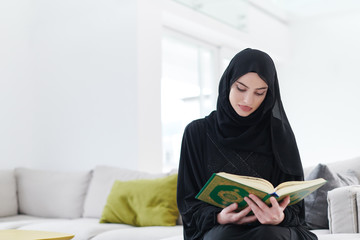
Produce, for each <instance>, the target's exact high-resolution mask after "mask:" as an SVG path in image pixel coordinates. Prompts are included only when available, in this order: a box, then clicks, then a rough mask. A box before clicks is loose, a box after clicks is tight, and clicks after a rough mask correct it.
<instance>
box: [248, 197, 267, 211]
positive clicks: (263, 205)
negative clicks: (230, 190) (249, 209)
mask: <svg viewBox="0 0 360 240" xmlns="http://www.w3.org/2000/svg"><path fill="white" fill-rule="evenodd" d="M249 197H250V198H251V200H253V201H254V202H255V203H256V205H258V206H259V207H260V208H261V209H265V208H268V206H267V205H266V203H264V202H263V201H262V200H261V199H260V198H258V197H257V196H255V195H254V194H249Z"/></svg>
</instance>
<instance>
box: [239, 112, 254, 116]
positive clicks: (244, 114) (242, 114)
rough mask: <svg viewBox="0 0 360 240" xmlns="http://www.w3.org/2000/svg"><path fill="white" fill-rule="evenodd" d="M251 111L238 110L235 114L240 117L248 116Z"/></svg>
mask: <svg viewBox="0 0 360 240" xmlns="http://www.w3.org/2000/svg"><path fill="white" fill-rule="evenodd" d="M251 113H252V112H238V113H237V114H238V115H239V116H241V117H248V116H249V115H250V114H251Z"/></svg>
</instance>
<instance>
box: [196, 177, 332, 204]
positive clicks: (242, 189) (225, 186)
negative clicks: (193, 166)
mask: <svg viewBox="0 0 360 240" xmlns="http://www.w3.org/2000/svg"><path fill="white" fill-rule="evenodd" d="M325 183H326V180H324V179H322V178H319V179H316V180H311V181H290V182H285V183H282V184H280V185H279V186H277V187H276V188H274V187H273V186H272V185H271V183H270V182H268V181H266V180H264V179H261V178H254V177H248V176H238V175H233V174H227V173H214V174H213V175H212V176H211V177H210V179H209V180H208V181H207V183H206V184H205V185H204V187H203V188H202V189H201V190H200V192H199V193H198V194H197V195H196V197H195V198H196V199H199V200H201V201H204V202H207V203H209V204H212V205H214V206H217V207H221V208H225V207H227V206H229V205H230V204H232V203H234V202H236V203H238V208H239V210H241V209H244V208H245V207H246V206H247V203H246V201H245V200H244V197H246V196H249V194H250V193H252V194H254V195H256V196H258V197H259V198H260V199H262V200H263V201H264V202H265V203H266V204H268V205H270V200H269V198H270V197H271V196H274V197H275V198H277V200H278V201H281V200H282V199H284V198H285V197H286V196H288V195H289V196H290V203H289V205H292V204H296V203H298V202H299V201H301V200H302V199H304V198H305V197H306V196H307V195H309V194H310V193H311V192H313V191H315V190H316V189H318V188H319V187H321V186H322V185H324V184H325Z"/></svg>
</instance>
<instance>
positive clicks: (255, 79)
mask: <svg viewBox="0 0 360 240" xmlns="http://www.w3.org/2000/svg"><path fill="white" fill-rule="evenodd" d="M236 82H241V83H242V84H244V85H246V86H247V87H249V88H264V87H267V86H268V85H267V84H266V82H265V81H264V80H262V78H261V77H260V76H259V75H258V74H257V73H255V72H249V73H246V74H245V75H242V76H241V77H239V78H238V79H237V80H236Z"/></svg>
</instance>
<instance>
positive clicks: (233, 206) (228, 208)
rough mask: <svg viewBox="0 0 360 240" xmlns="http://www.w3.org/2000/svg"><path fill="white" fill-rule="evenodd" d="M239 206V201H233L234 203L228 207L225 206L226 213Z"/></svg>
mask: <svg viewBox="0 0 360 240" xmlns="http://www.w3.org/2000/svg"><path fill="white" fill-rule="evenodd" d="M237 208H238V205H237V203H233V204H231V205H229V206H227V207H226V208H224V209H223V211H224V213H230V212H233V211H235V210H236V209H237Z"/></svg>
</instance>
